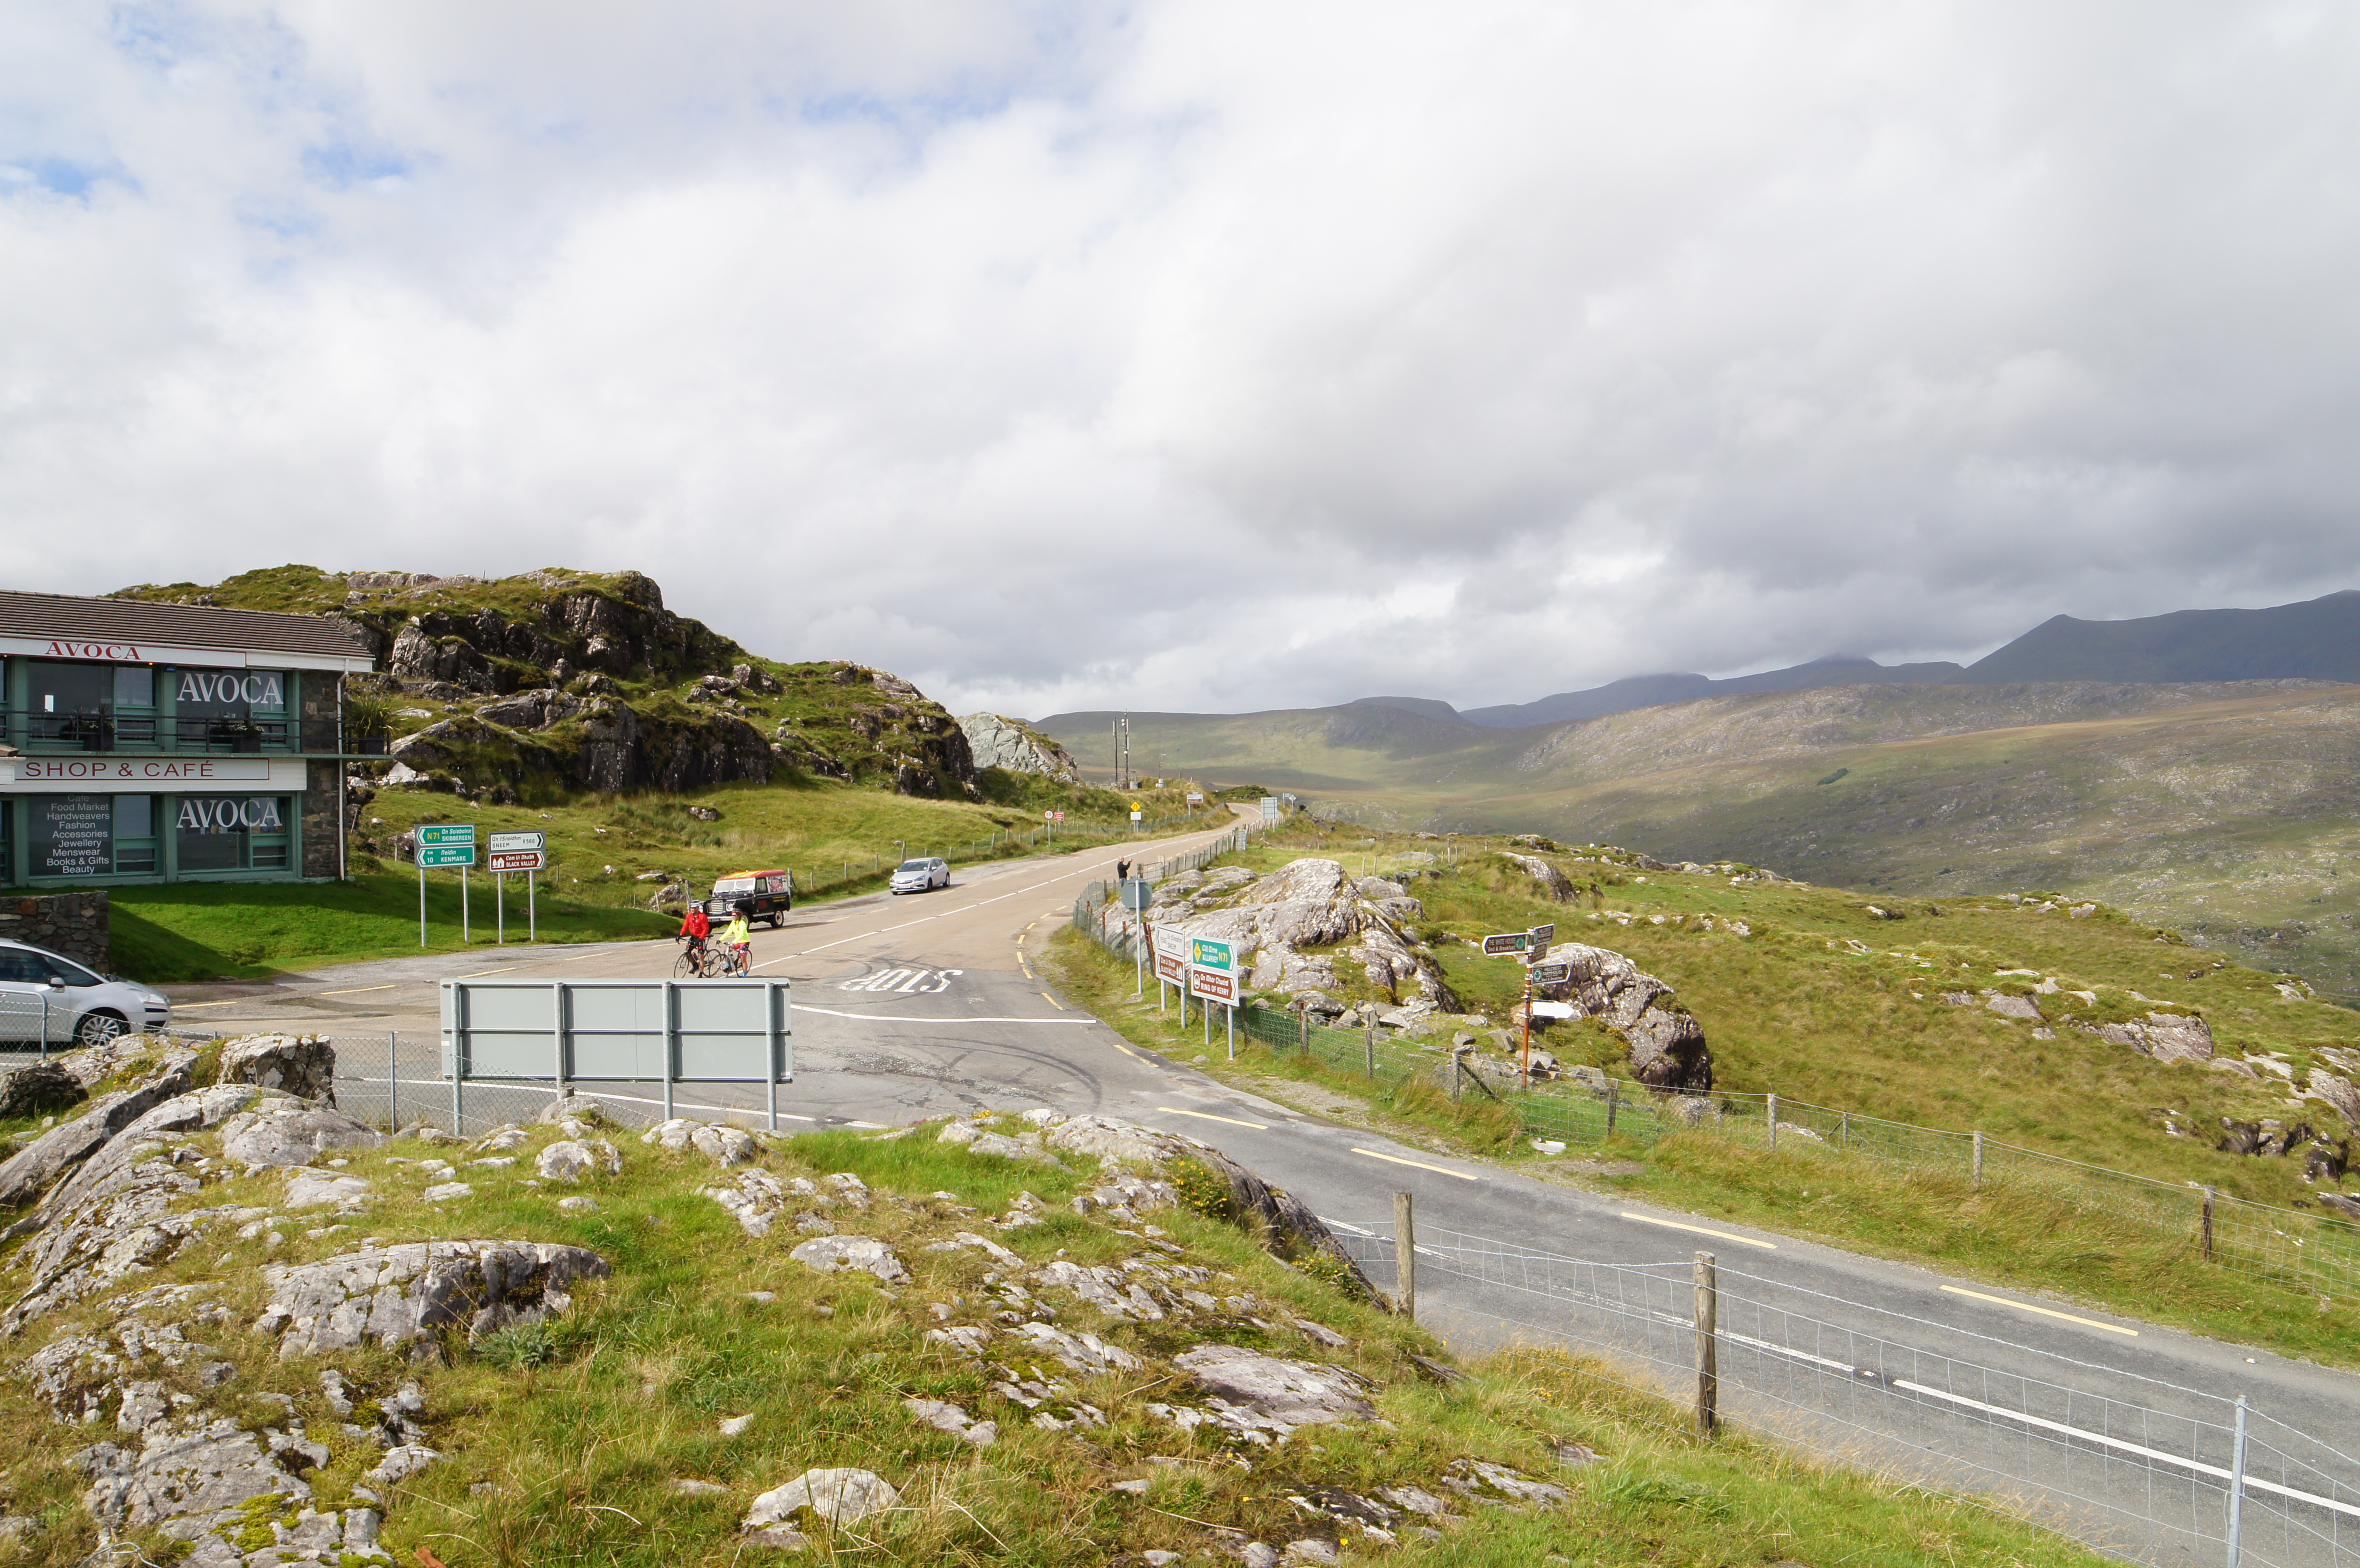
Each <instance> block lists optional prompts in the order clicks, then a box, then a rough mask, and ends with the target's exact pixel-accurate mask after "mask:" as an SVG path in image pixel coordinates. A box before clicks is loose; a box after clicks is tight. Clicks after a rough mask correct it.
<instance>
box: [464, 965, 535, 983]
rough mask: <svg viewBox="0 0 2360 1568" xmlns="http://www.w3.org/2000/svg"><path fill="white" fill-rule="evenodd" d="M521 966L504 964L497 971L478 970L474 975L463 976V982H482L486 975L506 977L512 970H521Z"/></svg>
mask: <svg viewBox="0 0 2360 1568" xmlns="http://www.w3.org/2000/svg"><path fill="white" fill-rule="evenodd" d="M523 967H524V965H523V964H501V965H500V966H499V967H498V968H497V969H478V970H476V971H475V973H474V974H473V975H460V976H459V978H460V979H462V980H481V979H482V978H483V977H484V976H485V975H505V974H507V973H508V971H509V970H511V969H521V968H523Z"/></svg>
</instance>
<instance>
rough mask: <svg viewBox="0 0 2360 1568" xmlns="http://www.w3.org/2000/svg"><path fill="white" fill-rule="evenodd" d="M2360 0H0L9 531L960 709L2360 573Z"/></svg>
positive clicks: (46, 544)
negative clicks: (581, 618)
mask: <svg viewBox="0 0 2360 1568" xmlns="http://www.w3.org/2000/svg"><path fill="white" fill-rule="evenodd" d="M2355 147H2360V13H2355V11H2354V10H2353V9H2352V8H2350V7H2348V6H2338V5H2309V4H2300V5H2286V4H2271V3H2267V0H2254V3H2247V4H2241V5H2216V4H2203V5H2198V4H2174V3H2172V0H2137V3H2136V4H2130V3H2124V4H2111V5H2110V4H2104V3H2092V4H2088V5H2075V6H2059V5H2053V4H2020V5H2010V4H2006V3H2005V0H2001V3H1994V0H1976V3H1973V4H1957V5H1942V4H1913V3H1908V0H1897V3H1896V0H1874V3H1871V0H1862V3H1859V4H1851V5H1845V4H1827V5H1812V4H1786V5H1776V4H1763V3H1761V0H1744V3H1743V4H1737V3H1732V4H1726V5H1710V4H1679V3H1676V0H1627V3H1624V4H1579V3H1574V4H1568V3H1566V0H1548V3H1546V4H1535V5H1515V4H1489V3H1484V0H1459V3H1458V4H1453V5H1392V4H1386V3H1383V0H1351V3H1350V4H1333V5H1322V4H1298V5H1271V4H1268V3H1267V0H1262V3H1257V4H1251V5H1247V4H1225V3H1223V0H1185V3H1173V4H1164V3H1163V0H1142V3H1140V4H1135V5H1130V6H1128V7H1122V6H1115V5H1090V6H1073V7H1061V6H1057V5H1005V6H993V5H988V4H980V3H978V4H973V5H911V4H893V3H890V0H862V3H861V4H859V5H840V4H837V5H790V4H761V3H754V0H747V3H743V4H694V3H691V0H671V3H668V4H665V5H639V6H618V5H597V4H595V3H594V4H583V3H581V0H570V3H568V4H564V5H557V4H546V5H542V4H532V3H529V0H514V3H508V4H501V5H482V4H480V3H470V4H456V3H448V4H445V3H437V0H403V3H402V4H400V5H349V4H328V3H325V0H320V3H303V0H290V3H287V4H281V5H238V4H207V3H204V0H190V3H186V4H168V5H143V4H139V3H137V0H128V3H123V4H113V5H108V4H98V3H88V4H79V5H77V4H58V5H15V6H9V7H6V8H5V10H0V278H5V282H6V287H5V289H0V519H5V521H0V528H5V539H7V541H8V543H9V545H10V546H11V547H12V548H11V549H10V550H9V551H8V567H9V570H8V572H7V573H6V578H7V581H8V583H9V585H12V586H19V587H32V588H42V589H51V590H57V591H61V592H72V593H89V592H103V591H105V590H108V589H111V588H115V587H119V586H122V585H124V584H126V583H134V582H141V581H171V580H175V579H196V580H200V581H206V582H211V581H214V580H216V579H218V578H220V577H222V576H224V575H226V574H228V573H230V572H235V571H240V570H245V569H246V568H250V567H254V566H259V565H271V564H277V563H279V562H281V561H308V562H311V563H312V564H314V565H318V566H322V567H327V568H331V569H346V568H366V567H375V568H394V569H400V570H410V571H431V572H477V573H498V572H513V571H519V570H524V569H529V568H531V567H535V566H541V565H557V564H563V565H574V566H581V567H587V568H600V569H611V568H619V567H626V566H630V567H638V568H639V569H641V570H644V571H646V572H650V574H651V575H653V576H655V577H656V578H657V579H658V580H659V581H660V582H661V583H663V585H664V588H665V590H666V594H667V599H668V602H670V603H671V604H672V605H673V606H674V607H675V608H678V609H681V610H683V611H686V612H688V613H691V614H694V615H701V616H703V617H704V618H705V619H706V620H708V621H709V622H711V623H712V624H713V625H715V626H717V627H719V628H721V629H722V630H725V631H727V632H729V633H731V634H733V635H735V636H737V637H739V638H740V639H741V640H743V641H745V642H747V643H748V644H749V645H751V646H753V647H755V648H759V650H761V651H763V652H766V653H770V654H774V655H777V656H780V657H785V658H804V657H809V658H819V657H847V658H854V659H861V660H864V661H867V662H869V663H873V664H877V665H880V666H882V667H884V668H887V669H891V670H898V671H900V672H901V673H902V674H905V675H907V676H909V677H911V678H912V679H913V680H916V681H919V682H920V683H921V684H922V685H923V686H924V687H926V688H927V690H928V691H930V692H932V693H934V694H935V695H938V696H940V697H942V698H943V699H944V700H945V701H947V702H952V703H954V704H955V705H956V706H958V707H960V708H962V709H964V708H966V707H968V706H983V705H990V706H994V707H998V708H1000V709H1001V710H1002V711H1006V712H1011V713H1023V714H1028V715H1033V716H1038V715H1040V714H1043V713H1050V712H1053V711H1056V710H1061V709H1072V708H1081V707H1101V706H1109V705H1128V706H1131V707H1134V708H1142V709H1143V708H1157V707H1165V708H1172V707H1196V708H1226V709H1240V708H1255V707H1273V706H1286V705H1294V704H1297V703H1313V702H1331V701H1338V700H1342V699H1348V698H1350V697H1354V696H1359V695H1363V694H1368V693H1371V692H1375V691H1397V692H1406V693H1415V694H1425V695H1435V696H1441V697H1445V698H1448V699H1450V700H1453V701H1456V702H1460V703H1461V704H1462V705H1474V704H1480V703H1487V702H1513V701H1523V700H1527V699H1530V698H1534V697H1537V696H1540V695H1542V694H1544V693H1546V692H1549V691H1561V690H1566V689H1569V688H1575V687H1580V686H1587V685H1592V684H1596V683H1598V682H1600V681H1607V680H1612V679H1613V678H1616V677H1618V676H1622V675H1628V674H1633V673H1638V672H1642V671H1648V670H1704V671H1706V672H1709V673H1713V674H1730V673H1736V672H1739V671H1743V670H1754V669H1761V668H1766V667H1770V666H1775V665H1780V664H1787V663H1792V662H1795V661H1797V660H1798V659H1808V658H1810V657H1813V656H1816V655H1819V654H1822V653H1827V652H1830V651H1838V650H1843V651H1853V652H1864V653H1870V654H1874V655H1876V656H1878V657H1881V658H1886V659H1895V658H1911V657H1960V656H1964V657H1972V656H1974V655H1976V654H1979V653H1981V652H1983V651H1985V650H1987V649H1988V648H1991V647H1993V646H1994V645H1996V644H1997V643H1999V642H2002V641H2005V639H2006V638H2008V637H2012V636H2014V635H2016V633H2018V632H2020V631H2022V630H2024V629H2026V628H2027V627H2028V626H2032V625H2033V624H2035V623H2036V622H2038V621H2039V620H2041V619H2043V618H2045V617H2047V616H2048V615H2052V614H2056V613H2059V612H2066V613H2070V614H2075V615H2085V616H2092V617H2112V616H2119V615H2146V614H2153V613H2158V612H2161V611H2165V610H2170V609H2179V608H2185V607H2190V606H2196V605H2220V604H2241V605H2258V604H2277V603H2282V602H2285V601H2288V600H2291V599H2298V598H2307V597H2311V596H2312V595H2314V594H2317V593H2322V592H2326V591H2328V590H2331V589H2335V588H2341V587H2346V586H2354V585H2360V563H2355V552H2360V526H2355V524H2360V514H2355V505H2354V501H2355V495H2360V159H2355V157H2354V156H2353V149H2354V148H2355Z"/></svg>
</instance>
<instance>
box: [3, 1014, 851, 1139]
mask: <svg viewBox="0 0 2360 1568" xmlns="http://www.w3.org/2000/svg"><path fill="white" fill-rule="evenodd" d="M181 1038H184V1039H188V1040H192V1041H194V1040H205V1039H211V1038H214V1037H213V1036H207V1035H187V1036H182V1037H181ZM334 1042H335V1047H336V1082H335V1088H336V1108H337V1109H339V1110H341V1111H343V1112H344V1113H345V1114H346V1115H348V1116H356V1117H358V1118H359V1119H361V1120H362V1121H365V1122H367V1123H368V1124H370V1125H371V1126H372V1127H382V1128H385V1129H386V1130H388V1131H392V1130H395V1129H397V1128H399V1127H409V1126H411V1125H414V1124H419V1123H423V1124H425V1125H426V1126H429V1127H441V1128H442V1129H443V1131H445V1132H452V1133H457V1134H459V1135H461V1136H462V1137H467V1136H473V1135H475V1134H479V1133H486V1132H489V1131H491V1130H492V1129H494V1128H495V1127H508V1126H511V1125H516V1124H522V1123H526V1122H530V1121H532V1120H533V1119H534V1118H535V1117H537V1116H540V1115H541V1113H542V1112H543V1111H546V1110H547V1109H549V1107H550V1106H551V1105H553V1104H555V1103H556V1101H557V1099H558V1097H559V1095H560V1094H578V1095H585V1096H587V1097H589V1098H591V1099H594V1100H596V1101H597V1102H598V1104H599V1105H600V1106H601V1107H602V1108H603V1109H604V1110H605V1111H606V1113H607V1114H608V1115H609V1116H613V1117H614V1118H615V1119H616V1120H617V1121H618V1122H621V1123H623V1124H625V1125H626V1126H629V1127H652V1126H654V1125H655V1124H656V1123H657V1122H660V1121H662V1120H664V1119H665V1118H666V1117H669V1116H694V1117H695V1118H696V1119H698V1120H700V1121H712V1122H733V1123H736V1124H737V1125H738V1126H741V1127H748V1128H752V1127H764V1126H766V1125H767V1110H766V1106H765V1104H764V1095H763V1086H762V1085H761V1084H760V1083H711V1082H700V1081H697V1080H694V1079H674V1080H673V1081H672V1082H671V1083H665V1082H664V1081H663V1080H661V1079H660V1078H648V1079H569V1080H568V1081H567V1082H566V1083H565V1084H564V1086H563V1089H562V1090H561V1088H560V1087H559V1085H558V1083H557V1082H556V1080H555V1079H553V1078H538V1079H535V1078H497V1079H494V1078H474V1077H470V1078H468V1079H466V1080H464V1082H462V1083H458V1084H456V1085H455V1086H454V1085H453V1083H452V1081H451V1074H450V1070H449V1068H448V1067H447V1065H446V1064H445V1062H444V1061H443V1044H442V1040H441V1037H440V1036H438V1035H435V1034H430V1033H423V1032H421V1033H414V1034H401V1033H398V1032H396V1033H387V1034H381V1035H343V1034H340V1035H337V1036H335V1037H334ZM30 1060H34V1059H33V1058H32V1057H30V1056H23V1057H19V1056H16V1055H13V1054H10V1055H0V1068H5V1067H10V1066H15V1065H19V1064H20V1063H21V1062H25V1061H30ZM810 1119H811V1118H809V1117H807V1116H789V1115H786V1114H784V1113H781V1123H782V1124H784V1123H789V1122H792V1123H803V1122H807V1121H809V1120H810Z"/></svg>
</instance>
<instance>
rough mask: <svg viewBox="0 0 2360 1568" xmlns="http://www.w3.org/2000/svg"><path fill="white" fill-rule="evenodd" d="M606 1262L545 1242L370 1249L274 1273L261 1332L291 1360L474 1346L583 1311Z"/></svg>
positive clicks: (266, 1274)
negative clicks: (577, 1304) (581, 1287)
mask: <svg viewBox="0 0 2360 1568" xmlns="http://www.w3.org/2000/svg"><path fill="white" fill-rule="evenodd" d="M609 1272H610V1270H609V1269H608V1266H607V1263H606V1259H605V1258H601V1257H599V1256H598V1255H597V1254H596V1253H595V1252H591V1251H589V1250H587V1249H586V1248H584V1247H561V1246H557V1245H555V1244H553V1243H550V1242H536V1241H421V1242H412V1243H410V1244H409V1245H407V1246H401V1247H364V1248H363V1249H362V1250H360V1251H358V1252H350V1253H345V1254H344V1255H343V1256H341V1257H337V1258H325V1259H322V1261H320V1262H318V1263H305V1264H299V1265H295V1266H291V1267H288V1268H275V1269H264V1270H263V1271H262V1277H263V1279H264V1281H265V1282H266V1283H267V1284H268V1286H269V1288H270V1301H269V1304H268V1305H267V1306H265V1307H264V1308H263V1310H262V1315H261V1316H260V1317H258V1318H257V1319H256V1320H255V1322H254V1332H255V1333H257V1334H276V1335H277V1336H278V1337H279V1358H280V1359H281V1360H289V1359H292V1358H294V1357H296V1356H314V1355H318V1354H321V1353H322V1352H325V1351H332V1350H344V1349H349V1348H351V1347H353V1346H355V1345H360V1344H361V1343H362V1342H363V1341H364V1340H373V1341H376V1342H377V1344H379V1345H383V1346H385V1347H386V1348H388V1349H392V1348H396V1347H399V1346H402V1345H410V1344H412V1343H414V1342H417V1341H420V1340H422V1339H426V1338H429V1337H431V1336H432V1335H434V1334H440V1333H442V1332H443V1331H444V1330H452V1331H457V1332H464V1334H465V1336H466V1337H467V1339H468V1340H469V1341H470V1342H473V1341H475V1340H479V1339H481V1338H482V1337H483V1336H484V1335H486V1334H492V1333H496V1332H497V1331H498V1330H500V1329H503V1328H506V1327H508V1326H509V1325H511V1324H514V1323H537V1322H539V1321H541V1319H543V1318H546V1317H548V1316H549V1315H550V1314H552V1313H553V1312H563V1311H565V1310H566V1309H567V1308H569V1307H570V1306H571V1305H572V1304H573V1294H572V1291H573V1287H574V1284H575V1283H576V1282H578V1281H580V1280H583V1279H605V1278H606V1276H607V1274H608V1273H609Z"/></svg>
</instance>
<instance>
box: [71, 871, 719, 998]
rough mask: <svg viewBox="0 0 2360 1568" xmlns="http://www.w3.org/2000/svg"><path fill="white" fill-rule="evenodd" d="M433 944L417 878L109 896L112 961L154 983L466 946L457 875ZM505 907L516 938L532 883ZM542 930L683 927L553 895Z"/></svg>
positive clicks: (433, 911) (447, 888) (442, 881)
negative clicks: (422, 932)
mask: <svg viewBox="0 0 2360 1568" xmlns="http://www.w3.org/2000/svg"><path fill="white" fill-rule="evenodd" d="M426 881H427V886H426V922H427V939H428V944H427V946H425V947H423V948H421V946H420V945H419V943H418V878H417V875H416V874H415V873H414V872H413V873H410V874H406V875H405V874H403V873H401V872H398V871H387V872H373V873H364V874H362V875H361V876H358V877H355V878H354V879H353V880H351V881H349V882H333V883H293V884H287V883H280V884H272V883H265V882H249V883H219V882H217V883H199V882H182V883H174V884H171V885H169V886H163V887H117V888H115V889H113V890H112V892H111V893H110V895H109V897H108V899H107V904H108V909H109V924H108V943H107V962H108V964H110V965H111V966H112V967H113V968H114V969H115V971H116V972H118V973H120V974H123V975H129V976H131V977H132V978H133V979H136V980H145V981H147V982H149V983H151V984H164V983H169V982H173V981H191V980H223V979H239V980H242V979H253V978H257V977H260V976H262V975H271V974H275V973H278V972H279V971H281V970H286V969H290V968H297V967H300V966H302V965H305V964H338V963H350V962H354V961H356V960H360V959H365V958H392V957H399V956H401V955H402V954H404V953H424V952H449V951H452V950H453V949H456V948H457V947H459V945H460V942H459V928H460V909H459V878H458V876H457V874H456V873H454V872H447V871H443V872H429V873H428V874H427V879H426ZM489 881H490V879H489V878H488V877H475V878H471V889H470V898H469V903H470V907H471V909H472V910H473V918H472V921H471V924H472V929H473V938H474V940H473V942H471V943H470V945H472V946H475V947H488V946H490V945H491V943H492V938H493V931H494V920H493V890H492V888H491V887H490V886H489ZM510 893H511V897H510V898H509V899H508V906H509V907H508V940H509V941H511V942H521V941H522V940H523V939H524V933H525V903H524V884H523V882H522V881H521V880H520V879H519V880H516V882H515V886H514V887H512V888H511V889H510ZM539 904H540V917H541V919H540V932H541V941H542V942H617V941H630V940H634V939H645V938H651V937H660V936H662V935H665V934H666V933H668V932H669V931H672V929H673V928H674V927H675V926H676V925H677V923H678V922H677V921H675V920H672V919H671V918H669V917H666V916H662V915H657V914H653V913H650V912H649V911H647V910H644V909H617V908H612V907H608V906H604V905H599V904H593V903H589V902H586V901H585V900H582V899H579V898H566V897H563V895H561V894H558V893H556V892H554V891H553V890H552V889H549V888H547V887H544V888H543V889H542V890H541V895H540V899H539Z"/></svg>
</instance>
